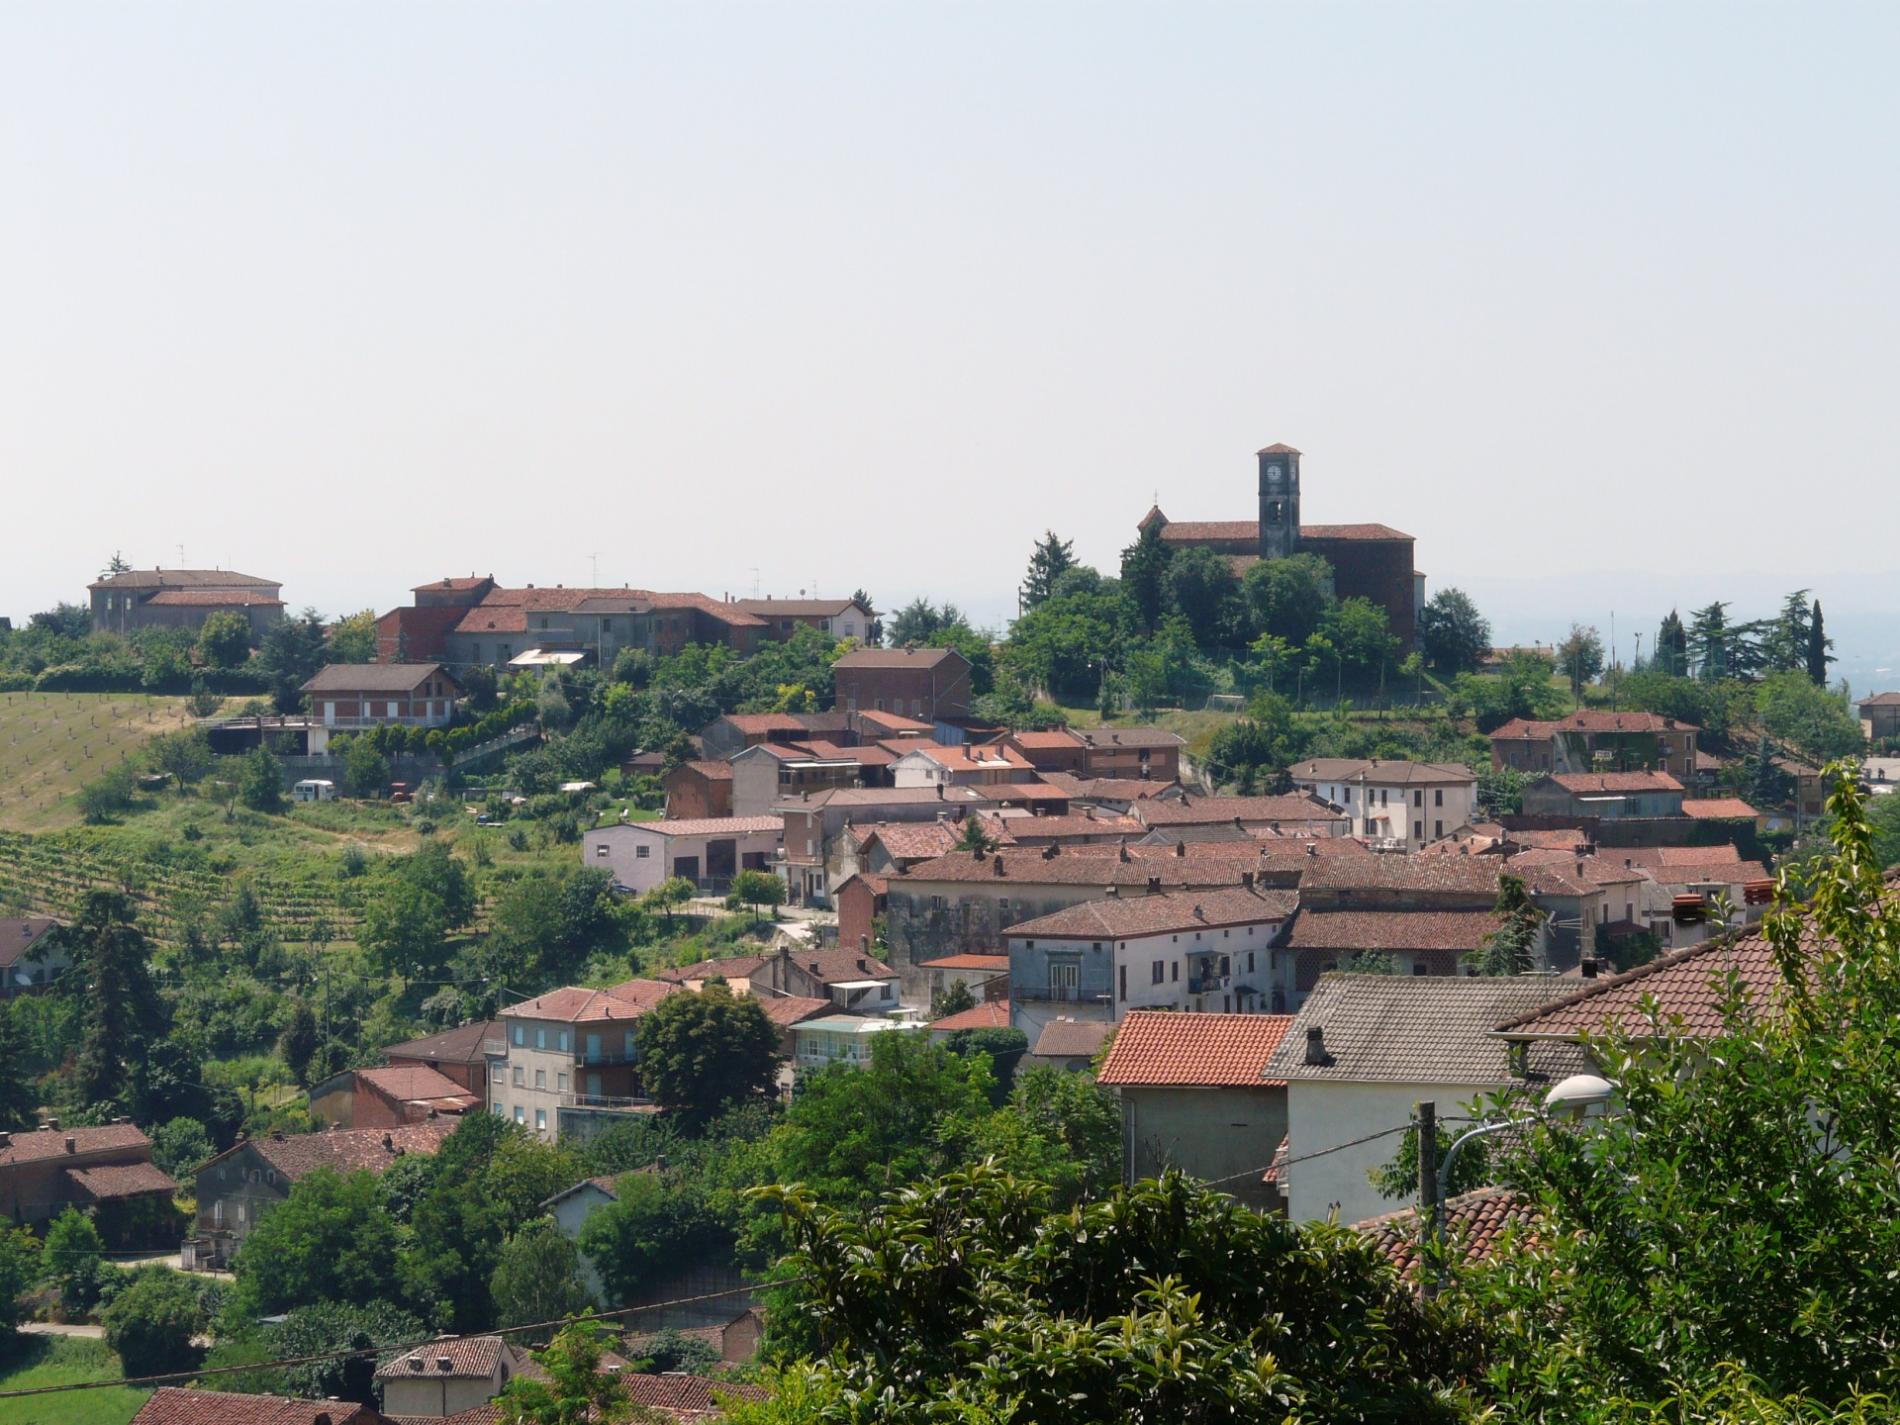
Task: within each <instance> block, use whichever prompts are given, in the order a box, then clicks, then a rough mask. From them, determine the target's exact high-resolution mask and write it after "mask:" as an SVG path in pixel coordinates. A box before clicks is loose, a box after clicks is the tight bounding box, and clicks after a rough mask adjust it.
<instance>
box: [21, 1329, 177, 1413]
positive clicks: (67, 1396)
mask: <svg viewBox="0 0 1900 1425" xmlns="http://www.w3.org/2000/svg"><path fill="white" fill-rule="evenodd" d="M119 1376H120V1371H119V1358H118V1357H117V1356H116V1355H114V1354H113V1353H112V1351H111V1350H110V1349H108V1348H107V1346H106V1343H105V1342H104V1341H89V1340H83V1339H80V1338H77V1337H70V1336H22V1337H18V1338H17V1339H16V1340H15V1341H14V1343H13V1344H12V1345H10V1346H8V1347H6V1348H4V1350H0V1391H8V1390H31V1389H33V1388H34V1387H37V1386H48V1385H72V1384H76V1383H78V1382H80V1381H97V1380H117V1379H118V1378H119ZM150 1394H151V1392H150V1391H149V1390H133V1389H129V1388H127V1387H125V1386H114V1387H110V1388H107V1389H104V1390H73V1391H66V1392H63V1393H61V1394H59V1395H43V1396H26V1397H24V1398H21V1399H15V1400H5V1399H0V1425H126V1422H127V1421H128V1420H130V1419H131V1418H132V1417H133V1416H134V1415H136V1414H137V1413H138V1408H139V1406H141V1405H143V1404H144V1403H145V1400H146V1397H147V1396H149V1395H150Z"/></svg>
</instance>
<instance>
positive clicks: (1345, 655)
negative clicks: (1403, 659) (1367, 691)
mask: <svg viewBox="0 0 1900 1425" xmlns="http://www.w3.org/2000/svg"><path fill="white" fill-rule="evenodd" d="M1322 625H1323V627H1324V629H1325V632H1326V637H1327V639H1328V640H1329V641H1330V642H1331V644H1332V646H1333V647H1334V649H1335V650H1337V653H1338V662H1339V666H1340V668H1341V670H1342V671H1343V672H1344V673H1345V674H1346V675H1347V676H1349V677H1351V678H1352V680H1353V681H1354V683H1355V684H1364V685H1366V686H1371V685H1373V684H1374V683H1376V684H1377V685H1378V686H1380V687H1383V686H1384V684H1385V670H1386V668H1387V667H1388V666H1389V665H1390V664H1391V662H1392V660H1393V659H1394V658H1395V657H1396V656H1397V655H1398V651H1399V640H1398V637H1397V635H1396V634H1394V633H1393V632H1392V629H1391V625H1390V623H1389V621H1388V620H1387V618H1386V613H1385V610H1384V609H1382V608H1380V607H1379V606H1378V605H1377V604H1375V603H1373V602H1372V600H1370V599H1360V598H1352V599H1346V600H1343V601H1342V602H1340V603H1337V604H1335V605H1334V606H1333V607H1332V608H1330V609H1328V610H1327V612H1326V617H1325V619H1324V620H1323V621H1322Z"/></svg>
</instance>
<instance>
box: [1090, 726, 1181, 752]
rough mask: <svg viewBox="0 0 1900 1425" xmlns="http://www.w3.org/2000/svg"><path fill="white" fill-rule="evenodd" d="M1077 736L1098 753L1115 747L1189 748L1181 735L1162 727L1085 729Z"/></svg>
mask: <svg viewBox="0 0 1900 1425" xmlns="http://www.w3.org/2000/svg"><path fill="white" fill-rule="evenodd" d="M1075 735H1076V736H1077V737H1079V738H1081V739H1082V741H1083V742H1085V743H1086V744H1088V746H1090V747H1092V748H1094V749H1096V750H1097V751H1101V750H1103V749H1106V748H1114V747H1127V748H1132V749H1134V750H1135V751H1140V750H1141V749H1142V748H1144V747H1147V748H1155V747H1185V746H1187V739H1186V738H1185V737H1183V736H1181V734H1180V733H1178V732H1169V731H1168V730H1167V729H1166V728H1162V727H1115V726H1113V725H1109V726H1104V727H1085V728H1083V729H1081V731H1079V732H1077V733H1076V734H1075Z"/></svg>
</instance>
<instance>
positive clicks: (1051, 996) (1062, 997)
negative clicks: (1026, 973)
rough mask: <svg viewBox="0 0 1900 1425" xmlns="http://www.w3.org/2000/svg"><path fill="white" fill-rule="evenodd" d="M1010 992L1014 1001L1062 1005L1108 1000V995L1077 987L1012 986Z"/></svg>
mask: <svg viewBox="0 0 1900 1425" xmlns="http://www.w3.org/2000/svg"><path fill="white" fill-rule="evenodd" d="M1009 992H1010V996H1011V997H1012V998H1014V999H1035V1000H1052V1001H1055V1002H1057V1003H1062V1004H1072V1003H1075V1002H1076V1001H1078V1000H1085V999H1086V1000H1099V999H1107V998H1108V996H1107V995H1106V994H1090V993H1088V992H1087V991H1085V990H1082V989H1080V988H1079V987H1077V986H1075V985H1011V986H1010V990H1009Z"/></svg>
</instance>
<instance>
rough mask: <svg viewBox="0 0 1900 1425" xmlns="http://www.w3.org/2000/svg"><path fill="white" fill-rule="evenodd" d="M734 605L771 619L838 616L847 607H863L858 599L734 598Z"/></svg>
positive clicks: (744, 610) (749, 612)
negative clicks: (778, 617) (774, 616)
mask: <svg viewBox="0 0 1900 1425" xmlns="http://www.w3.org/2000/svg"><path fill="white" fill-rule="evenodd" d="M732 607H734V608H735V609H738V610H740V611H741V612H743V613H748V614H757V615H759V616H760V617H761V618H765V619H770V618H771V617H772V616H773V615H775V614H776V615H778V616H780V617H783V618H836V617H838V615H840V614H842V613H843V612H844V611H845V610H846V609H855V608H859V607H861V605H860V604H859V603H858V601H857V600H856V599H734V600H733V601H732Z"/></svg>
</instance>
